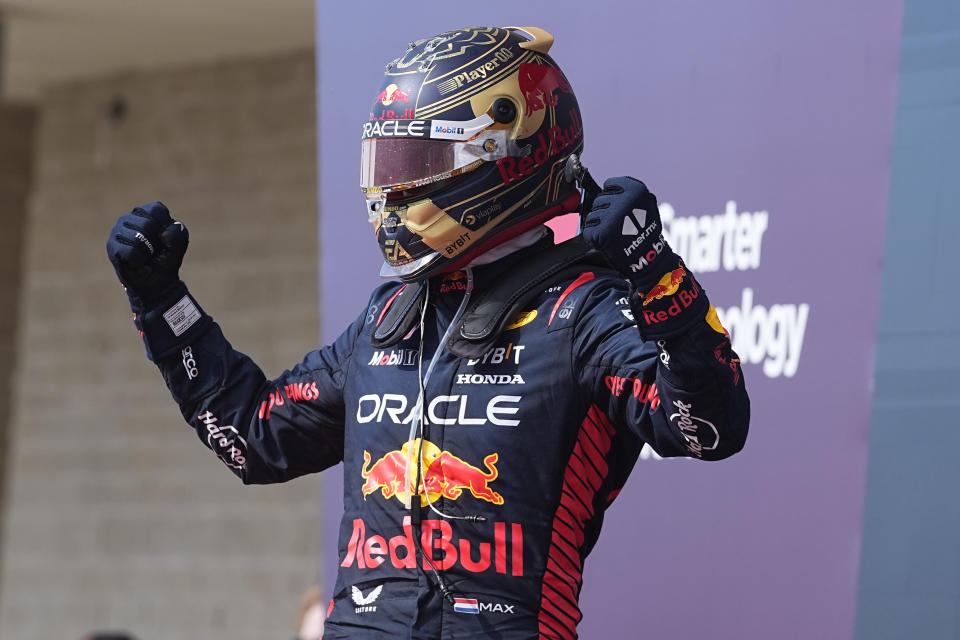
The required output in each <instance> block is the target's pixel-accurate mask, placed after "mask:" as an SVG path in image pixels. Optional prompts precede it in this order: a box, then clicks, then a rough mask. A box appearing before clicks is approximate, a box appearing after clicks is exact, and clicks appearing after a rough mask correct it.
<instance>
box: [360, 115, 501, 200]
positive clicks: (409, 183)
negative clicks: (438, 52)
mask: <svg viewBox="0 0 960 640" xmlns="http://www.w3.org/2000/svg"><path fill="white" fill-rule="evenodd" d="M427 122H429V124H430V126H431V127H432V128H431V129H430V135H431V136H432V137H430V138H424V137H399V136H381V137H365V138H364V139H363V142H362V143H361V154H360V186H361V188H363V190H364V191H369V190H372V191H395V190H400V189H409V188H412V187H416V186H420V185H425V184H429V183H431V182H436V181H438V180H444V179H446V178H451V177H453V176H456V175H459V174H461V173H466V172H467V171H470V170H472V169H476V168H477V167H478V166H480V164H481V163H482V162H484V161H491V160H499V159H500V158H503V157H506V156H507V155H509V153H508V145H509V139H508V132H507V130H506V129H493V128H486V127H488V126H489V124H490V123H492V122H493V120H492V119H491V118H490V117H489V116H486V115H484V116H481V117H479V118H477V119H475V120H471V121H468V122H450V121H445V120H444V121H440V120H434V121H427ZM394 129H396V128H394ZM387 130H388V131H389V130H390V129H387Z"/></svg>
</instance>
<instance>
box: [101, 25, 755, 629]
mask: <svg viewBox="0 0 960 640" xmlns="http://www.w3.org/2000/svg"><path fill="white" fill-rule="evenodd" d="M552 44H553V37H552V36H551V35H550V34H549V33H547V32H546V31H544V30H542V29H539V28H535V27H510V28H488V27H482V28H466V29H458V30H455V31H449V32H446V33H442V34H440V35H438V36H435V37H433V38H429V39H426V40H418V41H416V42H413V43H411V44H410V45H409V46H408V47H407V49H406V50H405V51H404V52H403V53H402V54H401V55H400V56H399V57H397V58H396V59H394V60H393V61H391V62H389V63H388V64H387V66H386V74H385V77H384V79H383V81H382V83H381V85H380V87H379V89H378V90H377V92H376V93H373V92H371V96H372V97H374V100H373V106H372V109H371V112H370V115H369V118H368V120H367V121H366V122H365V123H364V124H363V127H362V134H361V173H360V176H361V187H362V190H363V194H364V200H365V206H366V212H367V216H368V217H369V220H370V222H371V223H372V225H373V230H374V233H375V235H376V238H377V242H378V243H379V245H380V247H381V249H382V251H383V257H384V264H383V266H382V269H381V275H383V276H385V277H386V278H389V281H387V282H386V283H384V284H382V285H381V286H379V287H378V288H377V289H376V290H375V291H374V292H373V294H372V295H371V296H370V300H369V303H368V305H367V306H366V307H365V308H364V309H358V312H359V314H358V315H357V318H356V320H355V321H354V322H353V323H352V324H351V325H350V326H348V327H347V328H346V329H345V330H344V331H343V333H342V334H341V335H340V337H339V338H337V340H336V341H335V342H334V343H333V344H330V345H327V346H325V347H323V348H321V349H318V350H315V351H311V352H310V353H308V354H307V355H306V357H305V358H304V359H303V361H302V362H301V363H300V364H298V365H296V366H294V367H293V368H292V369H290V370H288V371H285V372H284V373H282V374H281V375H280V376H279V377H278V378H275V379H273V380H269V379H267V378H266V377H265V376H264V374H263V373H262V372H261V370H260V369H259V368H258V367H257V365H256V364H254V363H253V362H252V361H251V360H250V359H249V358H248V357H247V356H245V355H243V354H242V353H240V352H238V351H235V350H234V349H233V348H232V347H231V346H230V344H229V343H228V342H227V340H226V339H225V338H224V336H223V334H222V333H221V331H220V328H219V327H218V325H217V324H216V323H214V321H213V320H212V318H211V317H210V316H209V315H208V314H207V313H206V312H205V311H204V310H203V309H202V308H201V306H200V304H199V303H198V302H197V301H196V300H195V299H194V298H193V296H192V295H191V294H190V293H189V292H188V290H187V287H186V285H185V284H184V283H183V282H182V281H181V280H180V278H179V268H180V265H181V262H182V260H183V257H184V253H185V251H186V248H187V240H188V235H187V229H186V227H185V226H184V225H183V224H182V223H181V222H177V221H174V220H172V219H171V217H170V215H169V212H168V210H167V208H166V207H165V206H164V205H163V204H161V203H159V202H153V203H150V204H146V205H143V206H141V207H137V208H135V209H134V210H133V211H131V212H130V213H128V214H126V215H124V216H122V217H121V218H120V219H119V221H118V222H117V224H116V226H115V227H114V229H113V230H112V231H111V233H110V237H109V240H108V242H107V252H108V255H109V258H110V261H111V262H112V263H113V266H114V267H115V269H116V272H117V275H118V277H119V278H120V281H121V283H122V284H123V285H124V287H125V289H126V292H127V295H128V297H129V299H130V304H131V307H132V309H133V311H134V314H135V318H136V320H135V323H136V326H137V328H138V329H139V330H140V332H141V335H142V337H143V341H144V343H145V345H146V350H147V354H148V356H149V357H150V359H151V360H152V361H153V362H154V363H155V364H156V365H157V366H158V367H159V368H160V371H161V373H162V374H163V377H164V380H165V381H166V383H167V386H168V387H169V388H170V391H171V393H172V394H173V397H174V399H175V400H176V401H177V403H178V404H179V406H180V409H181V411H182V413H183V416H184V418H185V419H186V420H187V422H189V423H190V425H191V426H192V427H193V428H194V429H195V430H196V431H197V434H198V435H199V436H200V440H201V441H202V442H203V443H204V444H205V445H206V446H207V447H209V448H210V449H211V450H212V451H213V452H214V454H216V455H217V456H218V457H219V458H220V460H221V461H222V462H223V463H224V464H226V466H227V467H228V468H229V469H230V470H231V471H233V473H235V474H236V475H237V476H239V477H240V478H241V479H242V480H243V482H245V483H270V482H284V481H286V480H289V479H291V478H295V477H297V476H300V475H303V474H307V473H312V472H317V471H322V470H323V469H327V468H329V467H332V466H334V465H337V464H338V463H341V462H342V463H343V485H344V505H345V511H344V514H343V518H342V521H341V524H340V535H339V558H338V559H337V562H338V564H339V574H338V578H337V581H336V585H335V587H334V589H333V594H332V595H333V598H332V601H331V603H330V607H329V610H328V618H327V621H326V629H325V636H324V637H325V638H326V639H327V640H336V639H340V638H354V639H355V638H378V639H379V638H390V639H395V638H431V639H432V638H443V639H456V638H479V637H492V638H503V639H506V640H517V639H528V638H554V639H571V638H576V637H577V632H576V627H577V623H578V622H579V621H580V618H581V614H580V610H579V607H578V599H579V595H580V588H581V583H582V576H583V563H584V560H585V558H586V556H587V555H588V554H589V553H590V550H591V549H592V548H593V545H594V543H595V542H596V540H597V536H598V534H599V532H600V526H601V523H602V521H603V515H604V511H605V510H606V509H607V508H608V507H609V506H610V504H611V503H612V501H613V500H614V499H615V497H616V496H617V494H618V492H619V491H620V489H621V488H622V487H623V485H624V483H625V482H626V480H627V477H628V476H629V474H630V471H631V469H632V467H633V465H634V463H635V462H636V460H637V458H638V455H639V453H640V450H641V448H642V447H643V446H644V445H648V446H650V447H652V449H653V450H654V451H656V452H657V453H658V454H659V455H661V456H689V457H694V458H699V459H702V460H718V459H721V458H725V457H727V456H730V455H732V454H733V453H736V452H737V451H739V450H740V449H741V448H742V447H743V444H744V440H745V438H746V434H747V425H748V421H749V400H748V398H747V393H746V390H745V388H744V380H743V375H742V372H741V370H740V365H739V360H738V358H737V356H736V354H735V353H734V352H733V351H732V350H731V346H730V340H729V336H728V335H727V333H726V331H725V330H724V328H723V327H722V326H721V325H720V322H719V321H718V319H717V315H716V312H715V311H714V308H713V307H712V306H711V304H710V302H709V301H708V300H707V295H706V292H705V291H704V290H703V288H702V287H701V286H700V284H699V283H698V282H697V280H696V278H695V277H694V275H693V274H692V273H690V271H689V270H688V269H687V268H686V267H685V266H684V263H683V262H682V260H681V259H680V257H679V256H677V254H675V253H674V252H673V251H672V249H671V248H670V246H669V244H668V243H667V242H666V240H665V239H664V237H663V235H662V228H661V222H660V216H659V213H658V210H657V201H656V198H655V197H654V195H653V194H652V193H651V192H650V191H648V190H647V188H646V186H644V184H643V183H642V182H640V181H638V180H635V179H633V178H614V179H610V180H607V181H606V182H605V184H604V186H603V189H602V190H601V189H600V188H599V187H598V185H597V184H596V183H595V182H594V181H593V179H592V178H590V175H589V173H588V172H587V171H586V170H585V169H584V167H583V166H582V165H581V164H580V162H579V160H578V157H579V156H580V154H581V153H582V150H583V123H582V122H581V118H580V110H579V108H578V106H577V100H576V97H575V96H574V93H573V89H572V87H571V85H570V83H569V81H568V80H567V78H566V77H565V76H564V74H563V73H562V71H561V70H560V68H559V67H558V66H557V64H556V63H555V62H554V61H553V59H552V58H551V57H550V56H549V55H548V50H549V49H550V47H551V45H552ZM575 211H579V212H580V214H581V233H580V235H578V236H576V237H575V238H573V239H571V240H568V241H566V242H562V243H555V242H554V239H553V236H552V234H551V232H550V230H549V229H548V228H547V227H546V226H545V225H544V222H545V221H547V220H549V219H550V218H553V217H555V216H557V215H560V214H564V213H568V212H575Z"/></svg>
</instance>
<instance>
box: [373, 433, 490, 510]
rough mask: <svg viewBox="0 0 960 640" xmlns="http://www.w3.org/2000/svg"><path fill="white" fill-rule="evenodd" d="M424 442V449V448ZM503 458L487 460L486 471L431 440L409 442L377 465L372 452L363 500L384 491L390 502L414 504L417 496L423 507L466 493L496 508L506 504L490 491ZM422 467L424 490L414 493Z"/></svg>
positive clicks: (484, 465) (385, 455) (384, 495)
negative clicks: (393, 499)
mask: <svg viewBox="0 0 960 640" xmlns="http://www.w3.org/2000/svg"><path fill="white" fill-rule="evenodd" d="M421 442H422V446H421ZM499 457H500V456H499V454H497V453H491V454H490V455H488V456H486V457H484V459H483V467H484V469H481V468H479V467H475V466H473V465H472V464H470V463H469V462H466V461H465V460H463V459H462V458H459V457H457V456H455V455H454V454H452V453H450V452H449V451H443V450H441V449H440V447H438V446H437V445H435V444H433V443H432V442H430V441H429V440H421V439H420V438H417V439H415V440H409V441H407V442H405V443H404V444H403V446H401V447H400V449H399V450H396V451H388V452H387V453H385V454H384V455H383V457H381V458H380V459H379V460H377V461H376V462H372V461H373V457H372V456H371V455H370V452H369V451H364V452H363V468H362V469H361V470H360V475H361V476H363V480H364V482H363V486H362V487H361V489H360V490H361V492H362V493H363V499H364V500H366V499H367V496H369V495H371V494H373V493H376V491H377V490H379V491H380V495H381V496H383V497H384V498H386V499H387V500H389V499H390V498H396V499H398V500H400V501H401V502H402V503H404V504H407V505H408V504H410V502H411V497H412V496H413V495H419V496H420V506H421V507H425V506H427V504H428V503H430V502H435V501H437V500H439V499H440V498H447V499H448V500H458V499H459V498H460V496H462V495H463V492H464V491H466V492H469V493H470V495H472V496H473V497H474V498H477V499H478V500H485V501H486V502H490V503H493V504H495V505H498V506H499V505H502V504H503V496H501V495H500V494H499V493H497V492H496V491H494V490H493V489H491V488H490V483H491V482H493V481H494V480H496V479H497V476H498V475H499V473H498V471H497V461H498V460H499ZM418 464H419V466H420V486H419V487H417V490H416V491H414V485H415V484H416V476H417V466H418Z"/></svg>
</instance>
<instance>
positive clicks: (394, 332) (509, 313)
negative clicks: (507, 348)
mask: <svg viewBox="0 0 960 640" xmlns="http://www.w3.org/2000/svg"><path fill="white" fill-rule="evenodd" d="M497 266H499V268H496V267H497ZM606 266H607V263H606V261H605V260H604V259H603V258H602V257H601V256H600V255H599V254H598V253H596V252H595V251H592V250H591V249H590V248H589V247H587V245H586V244H585V243H584V242H583V239H582V238H581V237H580V236H576V237H574V238H571V239H570V240H567V241H566V242H561V243H560V244H557V245H551V246H550V247H549V248H547V249H544V250H543V251H538V252H534V253H525V254H524V255H523V259H521V260H507V261H505V262H504V264H503V265H496V263H494V265H490V267H484V270H485V271H486V272H485V273H484V278H483V280H484V283H483V285H482V286H481V287H480V288H477V289H474V291H473V294H472V297H471V300H470V304H469V306H468V307H467V310H466V311H465V312H464V314H463V320H461V322H460V327H459V328H458V330H456V331H454V332H453V334H452V335H451V336H450V339H449V340H448V341H447V348H448V349H449V350H450V352H451V353H452V354H453V355H455V356H457V357H458V358H479V357H481V356H482V355H483V354H484V353H486V352H487V351H489V350H490V348H491V347H492V346H493V344H494V343H495V342H496V341H497V339H498V338H499V337H500V334H501V333H502V332H503V329H504V327H505V326H506V325H507V323H508V322H509V320H510V318H512V317H513V316H514V314H516V313H517V312H518V311H520V310H521V309H522V308H523V307H524V306H525V305H527V304H529V303H530V302H531V301H532V300H533V299H534V298H536V297H537V296H539V295H540V293H541V292H542V291H543V290H544V289H545V288H547V287H549V286H551V285H553V284H555V283H557V282H561V281H563V280H565V279H568V278H571V277H575V276H577V275H579V274H580V273H582V272H583V270H584V269H585V268H586V269H589V268H591V267H606ZM424 291H426V283H425V282H422V283H418V284H415V285H414V284H410V285H407V286H406V287H405V288H404V289H403V291H401V292H400V293H399V294H398V295H397V297H396V298H395V299H394V300H393V301H392V302H391V303H390V304H389V306H388V307H387V310H386V311H385V312H384V317H383V319H382V320H381V322H380V323H379V324H378V325H377V328H376V330H375V331H374V333H373V337H372V343H373V346H375V347H377V348H378V349H382V348H385V347H390V346H393V345H394V344H396V343H397V342H399V341H400V340H401V339H402V338H403V336H405V335H407V334H408V333H409V332H410V330H411V329H413V327H414V325H415V324H416V322H417V313H416V310H417V309H418V308H419V302H420V300H421V299H422V297H423V294H424Z"/></svg>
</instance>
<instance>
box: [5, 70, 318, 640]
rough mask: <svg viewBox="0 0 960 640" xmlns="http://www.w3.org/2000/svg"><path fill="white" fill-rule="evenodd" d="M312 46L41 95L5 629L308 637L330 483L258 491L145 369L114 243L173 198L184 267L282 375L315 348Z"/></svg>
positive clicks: (33, 634) (219, 312)
mask: <svg viewBox="0 0 960 640" xmlns="http://www.w3.org/2000/svg"><path fill="white" fill-rule="evenodd" d="M314 90H315V80H314V63H313V52H312V51H303V52H302V53H299V54H295V55H288V56H284V57H280V58H274V59H264V60H252V61H243V62H232V63H224V64H218V65H212V66H205V67H195V68H184V69H173V70H168V71H165V72H158V73H150V74H149V75H135V74H133V75H124V76H116V77H110V78H105V79H102V80H99V81H96V82H88V83H84V84H78V85H74V86H64V87H60V88H59V89H56V90H54V91H52V92H49V93H48V94H46V95H45V96H44V97H43V98H42V100H41V102H40V104H39V116H40V118H39V126H38V132H37V148H36V165H35V166H36V178H35V185H36V188H35V192H34V194H33V197H32V203H31V206H30V210H29V217H28V219H27V229H26V244H25V256H24V267H25V268H24V279H23V285H22V286H23V295H22V305H21V312H20V318H21V326H22V330H21V332H20V339H19V343H18V348H17V358H18V362H19V368H18V371H17V374H16V379H15V384H14V390H13V416H12V422H11V425H10V435H11V447H10V451H9V463H8V465H7V467H6V473H7V500H6V513H5V514H4V515H5V517H4V532H3V548H2V557H0V563H2V565H0V566H2V567H3V573H2V577H0V637H2V638H9V639H11V640H13V639H14V638H16V639H17V640H31V639H37V640H40V639H44V640H49V639H51V638H64V639H68V638H79V637H81V636H82V634H84V633H85V632H87V631H89V630H91V629H94V628H104V627H111V628H118V627H119V628H126V629H129V630H131V631H133V632H134V633H136V634H137V635H138V636H140V637H141V638H144V639H150V640H160V639H163V638H170V639H172V638H205V639H217V638H268V637H270V638H283V637H289V636H291V635H293V632H294V631H295V629H294V623H295V620H294V618H295V616H296V613H297V610H298V606H299V597H300V594H301V593H302V591H303V590H304V589H305V588H306V587H307V586H309V584H311V582H313V581H314V580H315V579H316V578H317V576H318V575H319V570H320V567H319V548H320V540H319V495H320V494H319V490H320V486H319V478H318V477H313V478H304V479H301V480H300V481H298V482H295V483H292V484H289V485H278V486H273V487H243V486H242V485H241V484H240V482H239V481H238V480H236V479H235V478H234V476H233V475H232V474H230V473H229V472H228V471H227V470H226V469H225V468H223V466H222V465H221V463H220V462H219V461H218V460H217V459H216V458H215V457H214V455H213V454H212V453H211V452H209V451H208V450H207V449H206V448H205V447H203V446H202V445H201V443H200V442H199V440H198V439H197V437H196V435H195V434H194V433H193V432H192V430H190V429H189V428H188V427H187V426H186V425H185V424H184V423H183V422H182V420H181V418H180V415H179V412H178V410H177V407H176V405H175V404H174V403H173V402H172V400H171V399H170V398H169V396H168V394H167V391H166V389H165V388H164V386H163V382H162V380H161V378H160V375H159V373H158V372H157V370H156V369H155V368H154V367H153V365H151V364H150V363H149V362H147V361H146V359H145V357H144V353H143V347H142V345H141V343H140V339H139V337H138V336H137V334H136V332H135V331H134V328H133V325H132V320H131V316H130V312H129V307H128V306H127V302H126V298H125V296H124V294H123V292H122V291H121V289H120V287H119V285H118V284H117V282H116V280H115V277H114V275H113V272H112V268H111V267H110V265H109V263H108V262H107V260H106V256H105V251H104V244H105V242H106V237H107V233H108V231H109V229H110V227H111V226H112V224H113V222H114V221H115V219H116V217H117V216H118V215H119V214H121V213H123V212H125V211H127V210H129V209H130V208H131V207H132V206H134V205H136V204H138V203H141V202H144V201H149V200H154V199H159V200H162V201H164V202H165V203H166V204H167V205H168V206H169V207H170V208H171V210H172V211H173V213H174V215H175V216H177V217H178V218H179V219H181V220H183V221H184V222H185V223H186V224H187V225H188V227H189V228H190V231H191V246H190V251H189V252H188V254H187V259H186V264H185V267H184V269H183V271H182V275H183V277H184V279H185V280H186V281H187V282H188V284H189V285H190V287H191V289H192V291H193V292H194V294H195V295H196V297H197V298H198V299H199V300H200V301H201V302H202V304H203V305H204V306H205V308H206V309H207V311H208V312H210V313H211V314H212V315H213V316H214V317H215V318H217V320H218V321H219V322H220V323H221V326H223V328H224V332H225V333H226V335H227V336H228V337H229V338H230V339H231V341H232V342H233V344H234V345H235V346H236V347H237V348H238V349H241V350H242V351H245V352H246V353H248V354H250V355H251V356H252V357H253V358H254V359H255V360H256V361H257V362H259V363H260V364H261V366H262V367H263V368H264V370H265V371H266V373H267V374H268V375H276V374H278V373H280V372H281V371H282V370H283V369H284V368H286V367H288V366H290V365H292V364H294V363H295V362H298V361H299V360H300V359H301V357H302V355H303V353H305V352H306V351H307V350H309V349H312V348H314V347H315V345H316V340H317V335H318V320H317V293H316V292H317V275H316V264H317V258H316V250H317V242H316V225H317V221H316V210H317V207H316V178H315V176H316V160H315V132H316V127H315V117H314Z"/></svg>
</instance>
